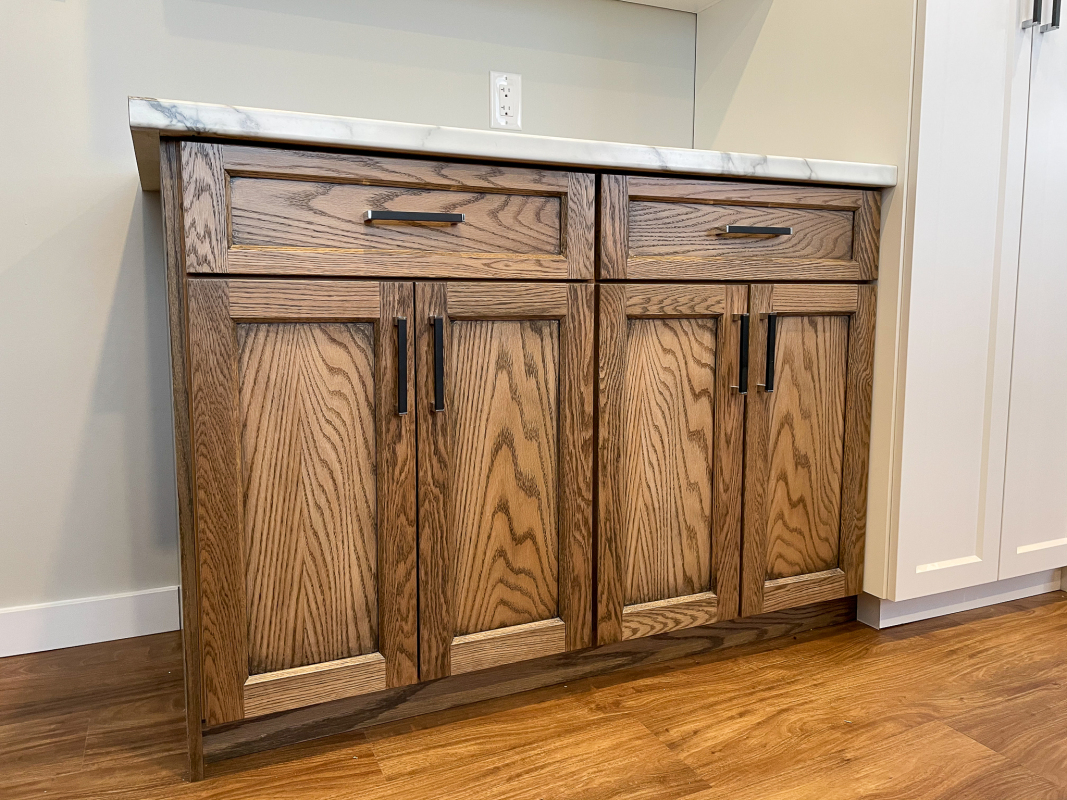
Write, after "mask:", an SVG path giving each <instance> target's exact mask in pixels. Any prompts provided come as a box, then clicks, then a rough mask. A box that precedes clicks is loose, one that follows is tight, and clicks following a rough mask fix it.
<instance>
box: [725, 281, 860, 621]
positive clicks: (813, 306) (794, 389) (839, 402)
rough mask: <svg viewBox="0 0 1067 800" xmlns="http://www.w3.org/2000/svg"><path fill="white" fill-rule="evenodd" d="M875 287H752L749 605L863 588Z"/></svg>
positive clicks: (745, 551)
mask: <svg viewBox="0 0 1067 800" xmlns="http://www.w3.org/2000/svg"><path fill="white" fill-rule="evenodd" d="M874 301H875V288H874V286H871V285H833V284H826V285H821V286H811V285H809V286H801V285H795V284H793V285H790V284H768V285H760V286H753V287H752V288H751V293H750V309H751V314H752V317H751V331H752V333H751V338H750V349H749V353H750V364H751V368H750V371H749V380H750V382H751V384H752V386H751V391H750V392H749V395H748V401H747V404H746V410H745V415H746V421H745V425H746V439H745V448H746V452H745V522H744V539H743V541H742V549H741V552H742V570H743V576H744V577H743V579H742V585H741V610H742V614H744V615H746V616H747V615H752V614H761V613H765V612H768V611H775V610H777V609H781V608H791V607H794V606H802V605H807V604H808V603H816V602H819V601H822V600H831V599H833V598H837V597H846V596H848V595H853V594H858V593H859V591H860V589H861V587H862V580H863V538H864V533H865V526H866V516H867V463H868V443H869V440H870V421H871V420H870V417H871V369H872V358H873V348H874Z"/></svg>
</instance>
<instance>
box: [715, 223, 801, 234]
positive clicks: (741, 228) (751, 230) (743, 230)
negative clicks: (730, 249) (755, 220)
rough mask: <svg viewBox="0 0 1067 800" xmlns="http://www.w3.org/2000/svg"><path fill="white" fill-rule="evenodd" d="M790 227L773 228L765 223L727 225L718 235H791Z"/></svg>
mask: <svg viewBox="0 0 1067 800" xmlns="http://www.w3.org/2000/svg"><path fill="white" fill-rule="evenodd" d="M792 235H793V229H792V228H775V227H769V226H767V225H727V226H726V230H725V231H724V232H722V233H720V234H719V236H792Z"/></svg>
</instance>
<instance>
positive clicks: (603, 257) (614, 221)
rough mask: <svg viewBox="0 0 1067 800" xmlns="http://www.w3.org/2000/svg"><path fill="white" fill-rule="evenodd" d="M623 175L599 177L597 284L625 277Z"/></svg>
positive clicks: (627, 237)
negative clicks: (598, 258) (598, 259)
mask: <svg viewBox="0 0 1067 800" xmlns="http://www.w3.org/2000/svg"><path fill="white" fill-rule="evenodd" d="M628 180H629V178H627V176H625V175H601V176H600V221H599V228H600V263H599V265H598V267H599V268H598V275H597V277H598V278H600V279H601V280H623V279H624V278H627V277H630V276H629V275H628V274H627V264H626V260H627V250H628V247H629V241H630V234H629V227H628V226H629V211H630V203H629V200H628V198H627V189H626V184H627V181H628Z"/></svg>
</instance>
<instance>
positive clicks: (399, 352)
mask: <svg viewBox="0 0 1067 800" xmlns="http://www.w3.org/2000/svg"><path fill="white" fill-rule="evenodd" d="M396 413H397V414H401V415H403V414H406V413H408V318H407V317H397V318H396Z"/></svg>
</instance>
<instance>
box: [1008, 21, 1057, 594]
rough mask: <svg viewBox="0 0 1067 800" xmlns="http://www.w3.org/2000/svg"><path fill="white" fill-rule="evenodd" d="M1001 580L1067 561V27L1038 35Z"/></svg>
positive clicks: (1023, 231) (1030, 116)
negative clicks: (1066, 311) (1065, 312)
mask: <svg viewBox="0 0 1067 800" xmlns="http://www.w3.org/2000/svg"><path fill="white" fill-rule="evenodd" d="M1025 181H1026V182H1025V189H1024V194H1023V211H1022V229H1021V237H1020V238H1021V243H1020V249H1019V269H1018V296H1017V300H1016V305H1015V343H1014V344H1015V346H1014V351H1013V359H1012V375H1011V407H1010V412H1009V417H1008V446H1007V466H1006V470H1005V483H1004V521H1003V528H1002V536H1001V547H1000V577H1001V578H1010V577H1014V576H1016V575H1025V574H1028V573H1031V572H1036V571H1038V570H1043V569H1052V568H1055V567H1060V566H1063V565H1064V564H1067V316H1065V314H1064V308H1065V303H1067V29H1064V30H1048V31H1045V32H1039V33H1035V34H1034V41H1033V55H1032V69H1031V79H1030V114H1029V126H1028V137H1027V146H1026V179H1025Z"/></svg>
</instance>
